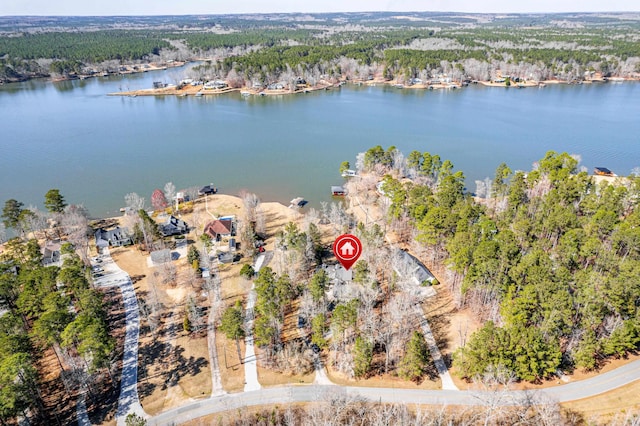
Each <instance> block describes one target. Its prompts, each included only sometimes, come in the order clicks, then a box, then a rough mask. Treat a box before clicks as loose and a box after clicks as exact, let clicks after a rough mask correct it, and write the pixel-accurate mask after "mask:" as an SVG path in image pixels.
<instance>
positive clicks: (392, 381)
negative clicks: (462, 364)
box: [327, 357, 442, 390]
mask: <svg viewBox="0 0 640 426" xmlns="http://www.w3.org/2000/svg"><path fill="white" fill-rule="evenodd" d="M380 361H381V362H384V360H380ZM374 363H375V357H374ZM327 376H329V379H331V381H332V382H333V383H335V384H337V385H342V386H362V387H371V388H397V389H423V390H436V389H441V388H442V384H441V382H440V379H439V378H435V379H433V380H430V379H428V378H425V379H423V380H422V381H420V382H412V381H408V380H404V379H401V378H400V377H397V376H394V375H393V374H390V373H387V374H378V375H374V376H370V377H367V378H366V379H353V378H350V377H349V376H348V375H347V374H345V373H341V372H339V371H336V370H334V369H333V368H330V367H327ZM436 377H437V376H436Z"/></svg>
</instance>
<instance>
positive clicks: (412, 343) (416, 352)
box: [398, 331, 429, 381]
mask: <svg viewBox="0 0 640 426" xmlns="http://www.w3.org/2000/svg"><path fill="white" fill-rule="evenodd" d="M428 362H429V355H428V348H427V343H426V342H425V340H424V335H423V334H422V333H420V332H419V331H414V332H413V334H412V335H411V340H409V344H408V346H407V350H406V352H405V355H404V358H402V361H400V365H399V367H398V373H399V375H400V377H402V378H403V379H405V380H413V381H419V380H420V379H421V378H422V375H423V374H424V372H425V369H426V367H427V364H428Z"/></svg>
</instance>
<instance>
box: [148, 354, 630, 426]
mask: <svg viewBox="0 0 640 426" xmlns="http://www.w3.org/2000/svg"><path fill="white" fill-rule="evenodd" d="M639 379H640V361H634V362H632V363H630V364H627V365H625V366H623V367H620V368H618V369H616V370H613V371H610V372H607V373H604V374H600V375H598V376H596V377H593V378H591V379H587V380H582V381H577V382H572V383H569V384H566V385H561V386H557V387H554V388H548V389H544V390H538V391H533V392H534V393H536V394H538V395H540V396H542V397H547V398H549V399H550V400H552V401H557V402H564V401H572V400H576V399H582V398H587V397H590V396H594V395H597V394H600V393H603V392H607V391H609V390H612V389H615V388H617V387H620V386H623V385H625V384H628V383H631V382H633V381H636V380H639ZM527 392H528V393H529V394H531V391H511V392H507V393H504V394H503V395H502V396H501V398H502V399H501V401H502V403H503V404H509V403H515V402H517V401H521V400H522V399H523V398H524V397H525V396H526V395H527ZM338 393H343V394H345V395H350V396H360V397H361V398H364V399H367V400H370V401H372V402H386V403H404V404H433V405H484V404H486V403H487V401H489V400H490V399H491V393H489V392H482V391H456V390H414V389H394V388H365V387H351V386H342V387H341V386H336V385H333V386H321V385H308V386H282V387H274V388H264V389H261V390H258V391H251V392H244V393H236V394H229V395H224V396H221V397H217V398H211V399H208V400H202V401H198V402H194V403H191V404H189V405H185V406H183V407H179V408H175V409H172V410H169V411H166V412H164V413H162V414H159V415H157V416H155V417H152V418H150V419H149V421H148V424H149V425H172V424H178V423H182V422H185V421H187V420H190V419H195V418H198V417H201V416H206V415H209V414H213V413H217V412H222V411H227V410H234V409H237V408H241V407H246V406H255V405H263V404H264V405H270V404H273V405H282V404H284V403H292V402H309V401H319V400H323V399H324V398H326V396H327V395H336V394H338Z"/></svg>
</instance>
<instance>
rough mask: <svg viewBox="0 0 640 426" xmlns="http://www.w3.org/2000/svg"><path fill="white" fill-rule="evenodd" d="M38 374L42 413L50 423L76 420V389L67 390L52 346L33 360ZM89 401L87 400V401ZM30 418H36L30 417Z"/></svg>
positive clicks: (67, 422) (71, 422) (66, 422)
mask: <svg viewBox="0 0 640 426" xmlns="http://www.w3.org/2000/svg"><path fill="white" fill-rule="evenodd" d="M35 367H36V369H37V370H38V373H39V374H40V383H39V388H40V390H39V392H40V394H41V395H42V396H43V403H44V411H43V412H42V415H43V416H44V417H45V418H48V419H50V420H51V423H52V424H73V423H74V422H76V401H77V399H78V392H77V390H74V391H67V389H66V388H65V386H64V382H63V380H62V376H61V371H60V364H59V362H58V359H57V358H56V355H55V353H54V351H53V349H52V348H47V349H46V350H44V351H43V352H42V356H41V357H40V358H39V359H38V360H37V361H36V362H35ZM88 402H89V401H87V403H88ZM31 420H36V419H35V418H31Z"/></svg>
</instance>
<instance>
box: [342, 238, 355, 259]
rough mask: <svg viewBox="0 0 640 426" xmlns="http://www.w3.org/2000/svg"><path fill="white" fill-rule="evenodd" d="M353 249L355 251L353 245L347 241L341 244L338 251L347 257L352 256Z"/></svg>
mask: <svg viewBox="0 0 640 426" xmlns="http://www.w3.org/2000/svg"><path fill="white" fill-rule="evenodd" d="M354 251H355V247H353V245H352V244H351V241H347V242H346V243H344V244H343V245H342V247H340V253H342V255H343V256H347V257H349V256H353V252H354Z"/></svg>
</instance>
